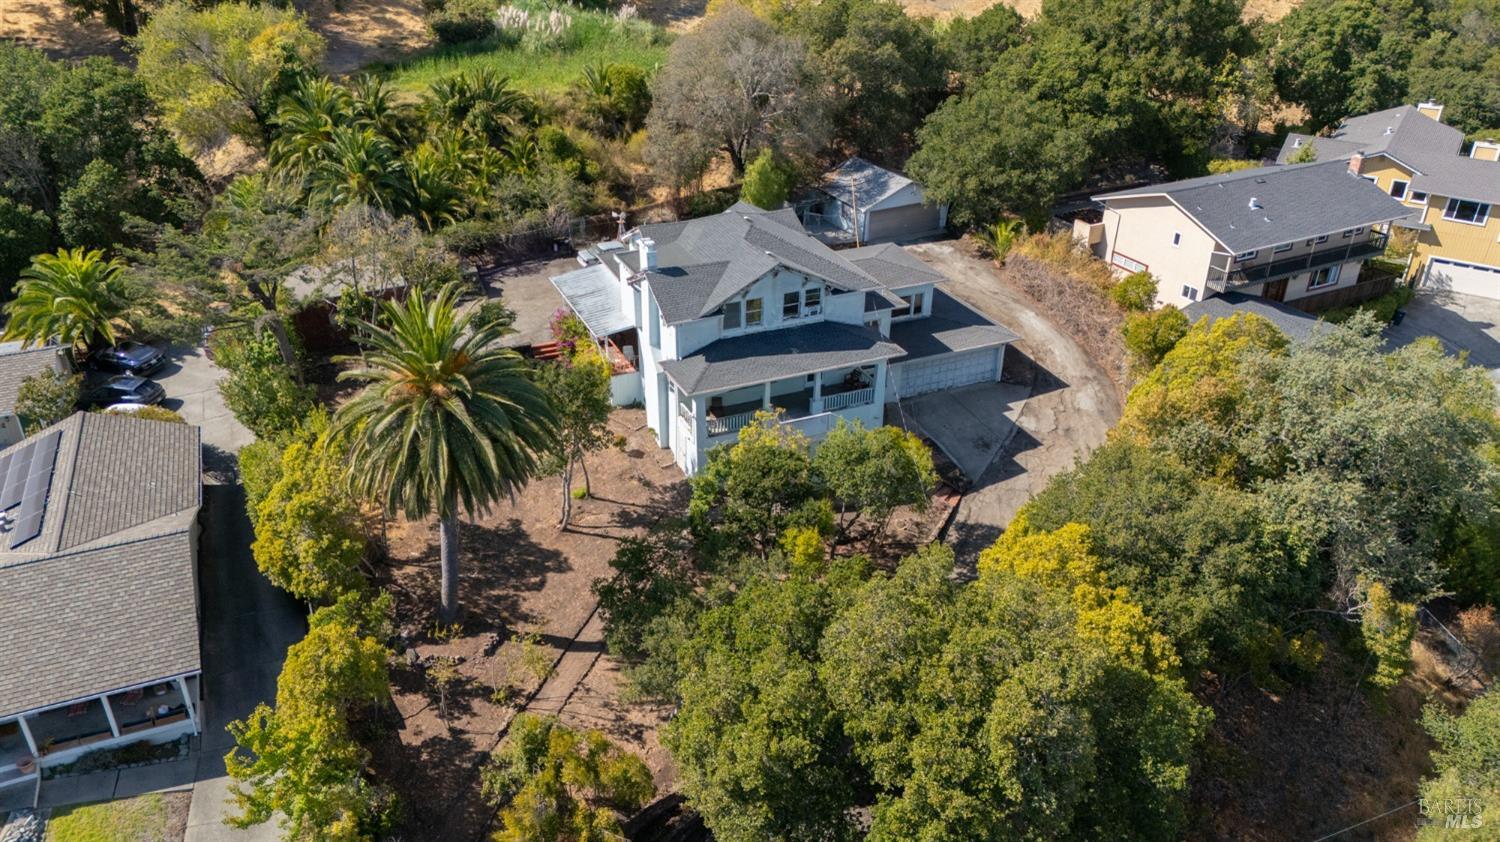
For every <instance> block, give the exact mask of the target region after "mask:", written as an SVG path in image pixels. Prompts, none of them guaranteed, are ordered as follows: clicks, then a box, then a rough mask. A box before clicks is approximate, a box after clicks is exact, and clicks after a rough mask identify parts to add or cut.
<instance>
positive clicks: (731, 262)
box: [639, 205, 880, 324]
mask: <svg viewBox="0 0 1500 842" xmlns="http://www.w3.org/2000/svg"><path fill="white" fill-rule="evenodd" d="M639 236H643V237H650V238H651V239H652V240H654V241H655V242H656V254H657V258H656V265H657V268H656V269H653V270H650V271H649V272H647V275H646V276H647V278H649V279H650V282H651V290H652V292H653V293H654V295H655V297H656V302H657V305H658V306H659V307H660V308H661V311H662V316H663V317H664V318H665V319H666V321H667V323H668V324H680V323H682V322H687V321H692V320H693V319H701V318H703V317H705V316H708V315H710V314H712V313H713V312H714V311H715V310H717V309H718V308H719V307H720V306H721V305H723V303H724V302H725V301H727V300H729V299H730V298H732V297H733V296H735V295H736V294H738V293H740V292H741V291H743V290H744V289H745V288H746V287H748V286H750V285H751V284H753V283H755V281H757V280H759V279H760V277H761V276H762V275H765V274H766V273H767V272H769V271H771V270H772V269H774V268H776V267H777V266H786V267H788V268H791V269H795V270H797V271H800V272H804V273H806V274H808V275H811V276H814V277H817V278H821V279H823V280H824V281H826V282H828V283H829V284H831V285H833V286H834V287H836V288H838V289H842V290H846V291H862V290H870V289H880V284H879V283H878V282H877V281H876V280H875V279H874V278H872V277H870V276H869V275H868V274H867V273H865V272H864V270H862V269H860V268H859V267H857V266H855V265H854V264H853V263H850V262H849V260H848V259H846V258H844V257H841V256H840V255H839V254H838V253H837V252H835V251H833V250H832V249H830V248H829V247H828V246H825V245H823V244H822V243H820V242H818V241H817V240H816V239H814V238H812V237H810V236H808V234H807V232H806V231H804V230H803V228H802V223H800V222H799V221H798V220H797V215H796V213H795V212H794V211H792V210H791V209H790V208H783V209H781V210H777V211H758V210H757V211H755V212H752V209H750V208H748V207H745V206H743V205H736V206H735V207H734V208H730V209H729V210H728V211H725V212H724V213H720V214H714V215H712V216H705V217H700V218H698V219H692V220H687V221H684V222H663V223H655V224H647V225H642V226H641V227H640V229H639Z"/></svg>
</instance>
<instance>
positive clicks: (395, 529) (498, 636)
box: [374, 410, 687, 840]
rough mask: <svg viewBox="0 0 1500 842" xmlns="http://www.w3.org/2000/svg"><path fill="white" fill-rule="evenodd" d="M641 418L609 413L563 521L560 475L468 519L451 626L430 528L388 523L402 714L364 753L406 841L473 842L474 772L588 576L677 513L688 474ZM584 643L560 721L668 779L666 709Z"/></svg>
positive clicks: (568, 622) (575, 627) (558, 650)
mask: <svg viewBox="0 0 1500 842" xmlns="http://www.w3.org/2000/svg"><path fill="white" fill-rule="evenodd" d="M644 424H645V416H644V414H643V413H642V412H641V411H639V410H621V411H618V412H616V414H615V416H614V418H613V419H612V420H611V427H612V429H613V430H614V432H616V433H617V434H619V435H620V436H622V437H623V440H624V446H623V447H622V448H611V449H608V450H606V451H605V452H603V453H601V454H598V455H596V456H594V457H592V458H591V459H590V461H589V473H590V475H591V478H592V480H593V496H592V497H589V498H586V499H583V500H578V501H576V502H575V506H574V516H573V524H572V525H571V526H570V527H569V528H568V529H566V530H562V529H559V528H558V526H557V518H558V512H559V508H560V503H561V493H562V491H561V481H560V480H559V479H557V478H548V479H542V480H539V481H536V482H533V483H532V484H531V485H529V486H528V487H527V488H526V490H525V491H524V492H523V493H522V494H520V495H519V496H518V497H517V498H516V500H515V501H514V502H510V503H505V504H502V505H500V506H498V507H496V508H495V509H494V510H493V511H491V512H490V513H489V514H488V515H486V516H483V517H481V518H479V519H477V520H476V521H474V522H472V523H465V524H464V526H463V530H462V541H463V553H464V554H463V559H464V570H463V577H462V584H461V591H460V595H461V598H462V600H463V604H464V617H463V620H462V623H461V624H460V626H459V627H458V628H455V629H440V628H437V627H435V624H434V620H433V615H434V609H435V607H436V601H437V592H438V585H437V579H438V565H437V528H436V524H435V523H409V524H393V525H392V526H391V527H390V529H389V533H388V534H389V537H388V542H389V545H390V556H391V559H392V561H391V563H390V565H389V566H388V567H387V568H386V569H384V570H382V571H381V573H382V579H383V581H382V585H383V586H384V587H385V589H386V590H388V591H390V592H392V593H393V594H394V595H395V598H396V617H397V625H398V628H399V630H400V631H401V633H402V634H403V635H405V636H406V637H407V638H408V640H409V643H408V648H407V654H406V655H405V656H404V659H402V660H400V661H399V663H400V665H399V666H397V667H396V668H395V669H394V670H393V671H392V685H393V687H392V690H393V695H394V701H395V707H396V710H397V711H398V712H399V715H398V716H395V717H393V721H392V722H391V723H390V725H392V726H394V727H391V728H389V729H387V731H386V733H385V736H384V738H383V739H380V740H379V741H378V742H377V743H376V745H375V746H374V755H375V766H376V769H377V771H378V774H379V777H380V778H381V779H382V780H385V781H389V782H391V783H392V784H393V785H394V786H396V787H397V789H398V791H399V793H400V795H401V799H402V801H403V803H404V805H405V808H406V824H407V826H408V828H409V829H410V830H411V831H412V833H411V834H410V838H423V839H451V840H468V839H476V838H478V835H479V834H481V833H482V832H483V830H484V828H485V827H486V825H487V824H488V822H489V821H490V819H491V818H492V815H493V811H492V810H490V809H489V808H488V805H486V804H484V803H483V800H482V799H481V798H479V797H478V773H479V768H480V766H481V765H482V763H483V761H484V759H485V757H486V756H487V755H488V754H489V752H490V750H491V749H492V748H493V747H494V746H495V744H496V743H497V742H498V740H499V738H500V736H501V735H502V734H503V732H504V729H505V728H506V726H507V725H508V724H509V722H510V721H511V719H512V718H513V717H514V716H515V715H516V713H517V712H518V711H519V710H521V709H522V708H523V707H525V706H526V705H527V704H528V703H529V702H532V701H533V697H534V696H536V694H537V691H538V690H539V689H540V688H541V687H542V685H543V681H544V680H545V679H546V678H547V677H548V676H549V675H551V673H552V670H553V668H554V667H555V666H556V665H557V664H558V662H559V661H560V660H561V659H562V657H563V655H564V653H565V652H568V651H569V650H570V647H573V644H574V640H575V638H578V637H579V636H580V633H581V632H583V631H584V629H585V626H587V625H588V624H589V622H590V620H591V619H593V618H594V614H595V612H594V606H595V600H594V597H593V594H592V592H591V591H590V585H591V584H592V583H593V581H594V580H595V579H598V578H601V577H604V576H607V575H608V574H609V572H610V567H609V561H610V559H611V558H612V557H613V556H614V553H615V548H616V546H617V544H618V542H619V541H620V540H621V539H622V538H625V537H627V536H630V535H634V534H638V533H640V532H642V531H644V530H645V529H647V528H649V527H650V526H651V525H652V524H654V523H656V522H658V521H659V520H661V519H662V518H664V517H668V516H670V515H675V514H680V513H681V512H682V511H683V509H684V507H685V501H686V494H687V483H686V482H685V480H683V478H682V474H681V472H680V471H678V469H677V467H676V466H675V465H673V464H672V461H671V457H670V454H669V453H667V452H665V451H662V450H661V449H659V448H658V447H657V446H656V442H655V440H654V438H653V437H652V434H651V432H650V431H649V430H647V429H645V428H644ZM596 625H597V624H596ZM588 648H591V649H592V651H588V652H587V653H586V655H587V657H586V658H585V659H584V661H583V663H584V669H583V670H581V676H580V677H581V678H583V679H584V681H583V686H582V687H581V688H579V689H577V690H576V691H575V690H574V688H573V687H566V688H563V692H562V693H561V694H560V695H561V698H559V699H558V701H560V702H561V703H562V704H561V705H560V707H561V708H562V710H563V718H564V719H565V720H568V721H569V722H570V723H571V724H575V725H579V726H587V727H590V728H597V729H600V730H603V731H604V732H605V733H607V734H609V735H610V736H611V737H612V738H614V739H615V740H617V741H618V742H620V743H621V744H622V745H624V746H625V747H626V748H628V749H630V750H632V751H636V752H638V753H640V754H642V755H643V756H644V757H645V758H646V760H647V762H648V763H649V764H650V766H651V768H652V771H653V772H654V773H655V774H657V775H658V776H659V778H660V781H659V782H660V783H666V782H667V781H668V780H669V779H668V777H667V775H666V774H665V770H666V755H665V752H663V751H662V750H661V748H660V746H659V745H658V744H657V743H656V741H655V739H656V738H655V733H656V730H657V728H658V727H659V726H660V724H661V723H662V722H663V721H664V719H665V711H663V710H660V709H659V708H657V707H654V706H651V705H647V704H632V703H630V702H628V701H626V700H625V699H623V698H622V693H621V686H622V685H621V683H620V681H619V679H618V673H617V670H616V669H615V667H614V666H613V664H612V663H611V661H610V659H609V658H608V657H607V656H606V657H603V658H600V657H599V650H600V649H601V648H602V645H601V643H600V642H599V641H597V640H590V641H589V644H588ZM445 671H447V672H449V680H448V681H447V682H446V688H445V692H440V685H442V684H444V682H443V674H444V672H445ZM548 695H549V696H551V695H553V693H552V692H551V690H550V689H549V693H548ZM444 696H446V698H443V697H444ZM575 697H576V699H577V704H576V705H573V704H571V702H572V701H573V699H574V698H575ZM444 707H446V711H445V710H444ZM556 709H557V707H556V706H555V707H553V709H552V710H553V711H554V712H555V710H556Z"/></svg>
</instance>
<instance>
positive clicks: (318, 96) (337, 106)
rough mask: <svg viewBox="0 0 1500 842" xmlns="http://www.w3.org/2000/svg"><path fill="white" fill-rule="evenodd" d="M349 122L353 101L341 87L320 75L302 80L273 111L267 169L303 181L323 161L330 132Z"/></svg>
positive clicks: (330, 138) (330, 137) (351, 116)
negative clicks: (274, 136)
mask: <svg viewBox="0 0 1500 842" xmlns="http://www.w3.org/2000/svg"><path fill="white" fill-rule="evenodd" d="M352 120H353V100H352V99H351V97H350V96H349V92H348V91H347V90H345V89H344V88H343V86H341V85H339V84H338V83H336V82H333V81H331V80H329V79H327V78H325V77H322V76H319V77H317V78H314V79H304V80H302V81H301V82H300V83H299V84H298V85H297V88H296V90H294V91H292V92H291V93H289V94H287V95H285V96H283V97H282V98H281V104H280V106H279V107H278V108H277V109H276V139H275V140H274V141H272V142H271V150H270V159H271V166H272V167H275V168H277V169H279V170H283V171H285V172H288V173H290V174H291V175H293V176H294V177H295V178H298V179H304V178H306V177H307V176H308V174H309V173H311V172H312V171H313V170H314V169H316V168H317V167H318V165H319V164H321V163H322V162H323V161H324V160H325V159H326V158H327V155H328V147H329V145H330V144H331V143H332V142H333V132H334V130H335V129H337V128H338V127H340V126H346V125H348V124H349V123H351V122H352Z"/></svg>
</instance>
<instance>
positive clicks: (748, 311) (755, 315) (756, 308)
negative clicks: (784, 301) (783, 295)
mask: <svg viewBox="0 0 1500 842" xmlns="http://www.w3.org/2000/svg"><path fill="white" fill-rule="evenodd" d="M765 317H766V302H765V301H764V300H763V299H760V298H752V299H750V300H749V301H746V302H745V327H760V326H761V323H762V322H763V321H765Z"/></svg>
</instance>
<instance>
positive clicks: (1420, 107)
mask: <svg viewBox="0 0 1500 842" xmlns="http://www.w3.org/2000/svg"><path fill="white" fill-rule="evenodd" d="M1417 113H1418V114H1421V115H1422V116H1424V117H1431V118H1432V119H1434V120H1436V121H1438V122H1439V123H1441V122H1443V104H1442V103H1441V102H1433V101H1432V100H1428V101H1427V102H1419V103H1417Z"/></svg>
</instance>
